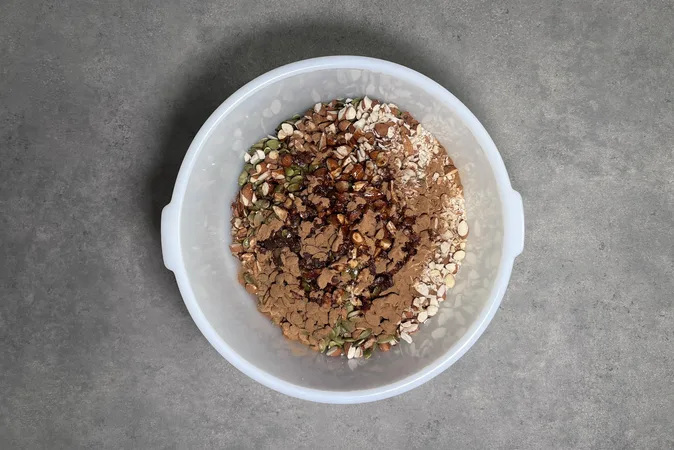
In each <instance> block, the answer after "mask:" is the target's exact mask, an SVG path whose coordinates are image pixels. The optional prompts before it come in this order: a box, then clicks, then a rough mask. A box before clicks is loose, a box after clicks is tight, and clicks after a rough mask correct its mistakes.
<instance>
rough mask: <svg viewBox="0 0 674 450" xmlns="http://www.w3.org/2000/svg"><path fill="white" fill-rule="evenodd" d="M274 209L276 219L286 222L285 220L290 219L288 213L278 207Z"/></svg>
mask: <svg viewBox="0 0 674 450" xmlns="http://www.w3.org/2000/svg"><path fill="white" fill-rule="evenodd" d="M272 209H273V210H274V214H276V217H278V218H279V219H280V220H282V221H283V222H285V220H286V219H287V218H288V211H286V210H285V209H283V208H281V207H280V206H276V205H274V206H273V207H272Z"/></svg>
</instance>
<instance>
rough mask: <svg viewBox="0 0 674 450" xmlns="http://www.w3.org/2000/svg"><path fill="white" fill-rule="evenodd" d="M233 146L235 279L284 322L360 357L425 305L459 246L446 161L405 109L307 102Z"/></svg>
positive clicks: (415, 323)
mask: <svg viewBox="0 0 674 450" xmlns="http://www.w3.org/2000/svg"><path fill="white" fill-rule="evenodd" d="M277 132H278V133H277V135H276V136H269V137H268V138H265V139H262V140H260V141H259V142H258V143H256V144H255V145H254V146H253V147H252V148H251V149H250V150H249V151H248V153H246V154H245V155H244V159H245V163H246V164H245V166H244V170H243V172H242V173H241V175H240V177H239V185H240V186H241V190H240V194H239V196H238V198H237V199H236V201H235V202H234V203H233V204H232V209H233V219H232V235H233V242H234V243H233V244H232V245H231V251H232V253H233V254H234V255H235V256H236V257H237V258H239V259H240V260H241V264H242V270H241V273H240V277H239V278H240V282H241V283H242V284H243V285H244V286H245V288H246V290H247V291H248V292H249V293H251V294H253V295H256V296H257V299H258V308H259V310H260V311H261V312H262V313H264V314H266V315H267V316H268V317H269V318H271V320H272V321H273V322H274V323H275V324H277V325H279V326H280V327H281V329H282V330H283V334H284V335H285V336H286V337H287V338H289V339H293V340H299V341H301V342H303V343H304V344H307V345H309V346H311V347H312V348H314V349H316V350H318V351H321V352H326V353H327V354H328V355H330V356H339V355H341V354H346V355H347V356H348V357H349V358H359V357H366V358H368V357H370V356H371V355H372V352H373V351H374V350H375V349H377V348H378V349H379V350H381V351H388V350H389V349H390V348H391V346H393V345H396V344H397V343H398V342H399V341H400V340H401V339H402V340H405V341H407V342H412V337H411V335H413V334H414V333H415V332H416V331H417V330H418V329H419V325H420V324H422V323H424V322H425V321H426V320H428V319H429V318H430V317H432V316H433V315H435V314H436V313H437V311H438V305H439V303H440V302H442V301H443V300H444V299H445V295H446V292H447V289H451V288H452V287H453V286H454V274H456V272H457V270H458V268H459V265H460V264H461V261H462V260H463V258H464V257H465V251H464V249H465V239H466V236H467V235H468V225H467V223H466V221H465V212H464V200H463V190H462V186H461V182H460V179H459V174H458V173H457V169H456V167H454V165H453V164H452V161H451V159H450V158H449V157H448V156H447V154H446V152H445V149H444V148H443V147H442V145H441V144H440V143H439V142H438V141H437V140H436V139H435V138H434V137H433V136H432V135H431V134H430V133H429V132H428V131H426V130H425V129H424V128H423V127H422V126H421V125H420V124H419V122H417V121H416V120H415V119H414V118H413V117H412V116H410V115H409V114H408V113H406V112H401V111H400V110H399V109H398V108H397V107H396V106H395V105H393V104H382V103H379V102H378V101H377V100H371V99H369V98H367V97H365V98H363V99H362V100H361V99H355V100H352V99H346V100H345V101H343V100H333V101H331V102H329V103H317V104H316V105H315V106H314V107H313V108H312V109H310V110H309V111H307V112H306V113H305V114H304V115H303V116H301V117H300V116H295V117H294V118H293V119H292V120H288V121H286V122H284V123H282V124H281V125H280V126H279V128H278V129H277Z"/></svg>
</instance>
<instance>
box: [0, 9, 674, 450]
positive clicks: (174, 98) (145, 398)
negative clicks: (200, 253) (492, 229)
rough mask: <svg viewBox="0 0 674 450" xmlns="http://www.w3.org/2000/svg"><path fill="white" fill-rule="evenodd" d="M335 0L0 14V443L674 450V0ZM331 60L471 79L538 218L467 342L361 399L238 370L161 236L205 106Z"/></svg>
mask: <svg viewBox="0 0 674 450" xmlns="http://www.w3.org/2000/svg"><path fill="white" fill-rule="evenodd" d="M321 3H324V4H319V3H318V2H303V1H298V0H289V1H278V0H274V1H258V2H243V1H236V0H221V1H212V0H188V1H176V0H169V1H158V0H146V1H140V2H139V1H132V0H121V1H115V2H102V1H81V0H65V1H62V2H56V1H46V0H45V1H36V0H24V1H18V0H4V1H2V2H1V3H0V151H1V153H0V245H1V248H2V255H3V256H2V258H1V259H0V441H1V442H2V443H1V444H0V447H1V448H3V449H19V448H25V449H40V448H49V449H55V448H65V449H72V448H92V449H105V448H111V449H112V448H115V449H118V448H181V449H197V448H308V447H310V446H312V445H315V444H318V445H320V446H321V447H324V448H369V447H375V446H376V447H377V448H401V449H402V448H439V447H440V446H442V447H443V448H456V449H487V448H488V449H506V448H508V449H510V448H512V449H515V448H517V449H567V448H579V449H590V448H592V449H604V448H605V449H637V448H639V449H664V448H673V447H674V431H673V428H672V417H674V398H673V397H674V363H673V353H674V345H673V344H674V313H673V311H672V306H673V305H672V297H673V296H674V294H673V293H674V281H673V279H674V277H672V272H673V270H674V266H673V260H674V227H673V225H674V206H673V203H674V155H673V152H674V150H673V149H674V147H673V145H672V138H673V137H674V46H673V45H672V42H674V3H673V2H672V1H671V0H664V1H655V0H654V1H646V2H636V1H593V2H587V1H569V2H557V1H553V0H540V1H533V0H529V1H505V2H501V3H499V4H498V5H494V4H492V2H487V1H479V2H475V1H465V2H455V1H443V0H434V1H432V2H410V1H405V2H399V1H377V0H371V1H369V2H361V1H355V0H352V1H347V2H321ZM331 54H359V55H369V56H375V57H380V58H385V59H389V60H393V61H396V62H399V63H403V64H406V65H408V66H410V67H412V68H414V69H417V70H419V71H421V72H423V73H425V74H427V75H429V76H430V77H432V78H434V79H436V80H437V81H439V82H440V83H442V84H443V85H445V86H446V87H447V88H448V89H450V90H451V91H452V92H453V93H455V94H456V95H457V96H458V97H459V98H460V99H461V100H463V101H464V102H465V103H466V104H467V105H468V107H469V108H470V109H471V110H472V111H474V112H475V114H476V115H477V116H478V117H479V119H480V120H481V121H482V122H483V123H484V125H485V126H486V128H487V129H488V130H489V131H490V133H491V134H492V136H493V138H494V140H495V142H496V144H497V145H498V146H499V148H500V150H501V153H502V155H503V158H504V160H505V162H506V165H507V167H508V170H509V172H510V174H511V178H512V182H513V185H514V187H515V188H516V189H518V190H519V191H520V192H521V193H522V196H523V197H524V203H525V210H526V218H527V241H526V248H525V252H524V254H523V255H522V256H521V257H520V258H519V259H518V260H517V263H516V265H515V268H514V272H513V277H512V280H511V284H510V288H509V289H508V293H507V295H506V297H505V299H504V302H503V305H502V307H501V309H500V311H499V312H498V314H497V316H496V318H495V320H494V321H493V322H492V325H491V326H490V327H489V329H488V330H487V332H486V333H485V334H484V335H483V337H482V338H481V339H480V340H479V342H478V343H477V344H476V345H475V346H474V347H473V349H472V350H471V351H470V352H468V354H466V356H464V357H463V358H462V359H461V360H460V361H459V362H458V363H457V364H455V365H454V366H453V367H452V368H451V369H450V370H448V371H446V372H445V373H444V374H442V375H441V376H439V377H437V378H436V379H434V380H433V381H431V382H429V383H427V384H426V385H424V386H422V387H420V388H418V389H416V390H414V391H412V392H410V393H407V394H405V395H402V396H400V397H397V398H393V399H389V400H386V401H382V402H378V403H374V404H366V405H359V406H350V407H347V406H327V405H317V404H311V403H307V402H303V401H300V400H295V399H292V398H289V397H285V396H283V395H281V394H277V393H275V392H273V391H271V390H269V389H267V388H265V387H263V386H261V385H258V384H256V383H254V382H252V381H251V380H249V379H247V378H246V377H245V376H244V375H242V374H241V373H239V372H238V371H237V370H236V369H234V368H233V367H231V366H230V365H229V364H228V363H227V362H226V361H224V360H223V359H222V358H221V357H220V356H219V355H218V354H217V353H216V352H215V351H214V350H213V349H212V348H211V347H210V346H209V345H208V343H207V342H206V340H205V339H204V338H203V337H202V336H201V335H200V333H199V331H198V330H197V328H196V327H195V325H194V324H193V322H192V320H191V318H190V317H189V315H188V314H187V312H186V310H185V308H184V306H183V304H182V303H181V299H180V296H179V293H178V290H177V288H176V285H175V282H174V280H173V277H172V275H171V273H169V272H168V271H167V270H165V269H164V267H163V265H162V260H161V254H160V249H159V234H158V218H159V211H160V207H161V206H162V205H163V204H165V203H166V202H167V201H168V199H169V195H170V191H171V188H172V184H173V180H174V177H175V175H176V173H177V168H178V165H179V163H180V161H181V158H182V156H183V154H184V152H185V150H186V148H187V146H188V143H189V141H190V139H191V137H192V136H193V135H194V134H195V132H196V131H197V129H198V127H199V126H200V124H201V123H202V122H203V121H204V119H205V118H206V117H207V116H208V114H209V113H210V112H211V111H212V110H213V109H214V108H215V107H216V106H217V105H218V104H219V103H220V102H222V101H223V100H224V99H225V98H226V97H227V96H228V95H229V94H230V93H232V92H233V91H234V90H235V89H236V88H238V87H239V86H241V85H242V84H243V83H245V82H246V81H248V80H250V79H251V78H253V77H255V76H256V75H259V74H261V73H263V72H265V71H267V70H268V69H271V68H273V67H276V66H278V65H280V64H283V63H286V62H291V61H295V60H299V59H303V58H307V57H312V56H319V55H331Z"/></svg>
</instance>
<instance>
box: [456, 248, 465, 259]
mask: <svg viewBox="0 0 674 450" xmlns="http://www.w3.org/2000/svg"><path fill="white" fill-rule="evenodd" d="M465 257H466V252H464V251H463V250H457V251H456V252H454V260H456V261H463V258H465Z"/></svg>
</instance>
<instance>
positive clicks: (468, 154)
mask: <svg viewBox="0 0 674 450" xmlns="http://www.w3.org/2000/svg"><path fill="white" fill-rule="evenodd" d="M363 95H368V96H370V97H371V98H376V99H379V100H382V101H386V102H393V103H396V104H398V105H399V106H400V107H401V108H402V109H403V110H408V111H410V113H412V115H413V116H414V117H415V118H417V119H418V120H419V121H420V122H421V123H423V124H424V126H425V127H426V128H428V129H429V130H430V131H431V132H432V133H434V134H435V136H436V137H437V138H438V139H439V140H440V142H442V143H443V144H444V146H445V147H446V148H447V151H448V153H449V154H450V156H451V157H452V159H453V160H454V162H455V164H456V166H457V167H458V169H459V173H460V174H461V180H462V181H463V185H464V191H465V198H466V210H467V215H468V223H469V225H470V230H471V231H470V236H469V238H468V248H467V250H468V253H467V256H466V259H465V264H464V265H463V266H462V267H461V270H460V271H459V273H458V275H457V282H456V286H455V287H454V289H452V290H451V292H450V293H449V295H448V299H447V301H445V302H444V303H443V304H442V305H441V308H440V312H439V313H438V314H437V315H436V316H435V317H433V318H432V319H431V320H429V321H428V322H427V323H426V325H424V326H423V327H422V328H421V331H420V332H418V333H417V334H415V335H414V343H413V344H410V345H408V344H405V343H404V342H403V343H402V345H399V346H396V347H394V350H393V351H390V352H388V353H377V352H375V354H374V356H373V357H372V358H371V359H369V360H349V361H347V360H346V359H343V358H329V357H326V356H324V355H320V354H317V353H314V352H313V351H311V350H309V349H307V348H306V347H304V346H302V345H301V344H297V343H293V342H289V341H287V340H285V339H284V338H283V337H282V335H281V332H280V330H279V329H278V328H277V327H276V326H274V325H273V324H271V323H270V322H269V320H268V319H267V318H265V317H264V316H263V315H262V314H261V313H259V312H258V311H257V309H256V307H255V301H254V300H253V299H251V297H250V296H248V295H247V294H246V292H245V291H244V290H243V288H242V287H241V286H240V285H239V284H238V282H237V277H236V272H237V267H238V266H237V263H236V261H235V259H234V258H233V257H232V255H231V254H230V252H229V249H228V245H229V243H230V235H229V230H230V227H229V221H230V202H231V201H232V199H233V198H234V195H235V193H236V191H237V190H238V185H237V178H238V175H239V173H240V171H241V167H242V165H243V158H242V153H243V152H244V151H245V150H246V149H247V148H248V147H249V146H250V145H252V144H253V143H254V142H256V141H257V140H258V139H260V138H261V137H263V136H264V135H266V134H267V133H270V132H273V130H274V128H275V127H276V125H277V124H278V123H280V122H281V121H283V120H285V119H286V118H288V117H290V116H292V115H293V114H295V113H298V112H302V111H305V110H306V109H307V108H309V107H310V106H312V105H313V104H314V103H316V102H318V101H327V100H331V99H333V98H339V97H360V96H363ZM161 236H162V251H163V254H164V263H165V264H166V267H167V268H169V269H170V270H172V271H173V272H174V273H175V277H176V280H177V282H178V286H179V287H180V293H181V294H182V297H183V299H184V301H185V304H186V305H187V309H188V310H189V312H190V314H191V315H192V318H193V319H194V321H195V322H196V324H197V326H198V327H199V329H200V330H201V332H202V333H203V334H204V336H206V339H208V341H209V342H210V343H211V345H213V347H215V348H216V350H217V351H218V352H220V354H221V355H222V356H224V357H225V358H226V359H227V360H228V361H229V362H230V363H231V364H233V365H234V366H235V367H236V368H238V369H239V370H241V371H242V372H243V373H245V374H246V375H248V376H249V377H251V378H253V379H254V380H257V381H259V382H260V383H262V384H264V385H266V386H268V387H270V388H272V389H275V390H277V391H279V392H283V393H284V394H288V395H291V396H294V397H298V398H302V399H306V400H311V401H315V402H325V403H360V402H369V401H374V400H379V399H383V398H387V397H391V396H394V395H397V394H400V393H402V392H405V391H408V390H410V389H412V388H414V387H416V386H419V385H420V384H422V383H424V382H426V381H428V380H430V379H431V378H433V377H434V376H436V375H438V374H439V373H440V372H442V371H443V370H445V369H446V368H448V367H449V366H450V365H452V363H454V362H455V361H456V360H457V359H459V358H460V357H461V356H462V355H463V354H464V353H465V352H466V351H467V350H468V349H469V348H470V347H471V346H472V345H473V344H474V343H475V341H476V340H477V338H478V337H479V336H480V335H481V334H482V332H483V331H484V330H485V328H486V327H487V325H488V324H489V322H490V321H491V319H492V317H493V316H494V313H495V312H496V310H497V308H498V306H499V303H500V302H501V298H502V297H503V294H504V292H505V290H506V287H507V285H508V280H509V278H510V273H511V270H512V266H513V261H514V258H515V257H516V256H517V255H519V254H520V253H521V251H522V248H523V243H524V214H523V209H522V198H521V197H520V195H519V194H518V193H517V192H515V191H514V190H513V189H512V187H511V185H510V180H509V179H508V174H507V172H506V169H505V167H504V165H503V161H502V160H501V156H500V155H499V153H498V150H497V149H496V146H495V145H494V142H493V141H492V140H491V138H490V137H489V135H488V134H487V132H486V131H485V129H484V128H483V127H482V125H481V124H480V122H479V121H478V120H477V119H476V118H475V116H474V115H473V114H472V113H471V112H470V111H469V110H468V109H467V108H466V107H465V106H464V105H463V104H462V103H461V102H460V101H459V100H457V98H456V97H454V96H453V95H452V94H450V93H449V92H447V90H445V89H444V88H443V87H442V86H440V85H439V84H437V83H436V82H434V81H432V80H431V79H429V78H427V77H425V76H424V75H421V74H419V73H417V72H415V71H413V70H411V69H408V68H406V67H403V66H400V65H397V64H393V63H390V62H387V61H381V60H377V59H372V58H362V57H355V56H331V57H326V58H316V59H309V60H306V61H300V62H297V63H293V64H289V65H287V66H283V67H280V68H278V69H275V70H272V71H271V72H268V73H266V74H264V75H262V76H260V77H258V78H256V79H255V80H253V81H251V82H250V83H248V84H247V85H245V86H244V87H242V88H241V89H239V90H238V91H237V92H236V93H235V94H234V95H232V96H231V97H230V98H228V99H227V100H226V101H225V102H224V103H223V104H222V105H220V107H219V108H218V109H217V110H216V111H215V112H214V113H213V114H212V115H211V117H210V118H209V119H208V120H207V121H206V123H205V124H204V125H203V126H202V127H201V130H199V133H198V134H197V136H196V137H195V138H194V141H193V142H192V144H191V145H190V148H189V150H188V151H187V155H186V156H185V159H184V160H183V163H182V166H181V168H180V173H179V174H178V178H177V180H176V184H175V188H174V191H173V197H172V199H171V203H169V204H168V206H166V207H165V208H164V210H163V212H162V223H161Z"/></svg>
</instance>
